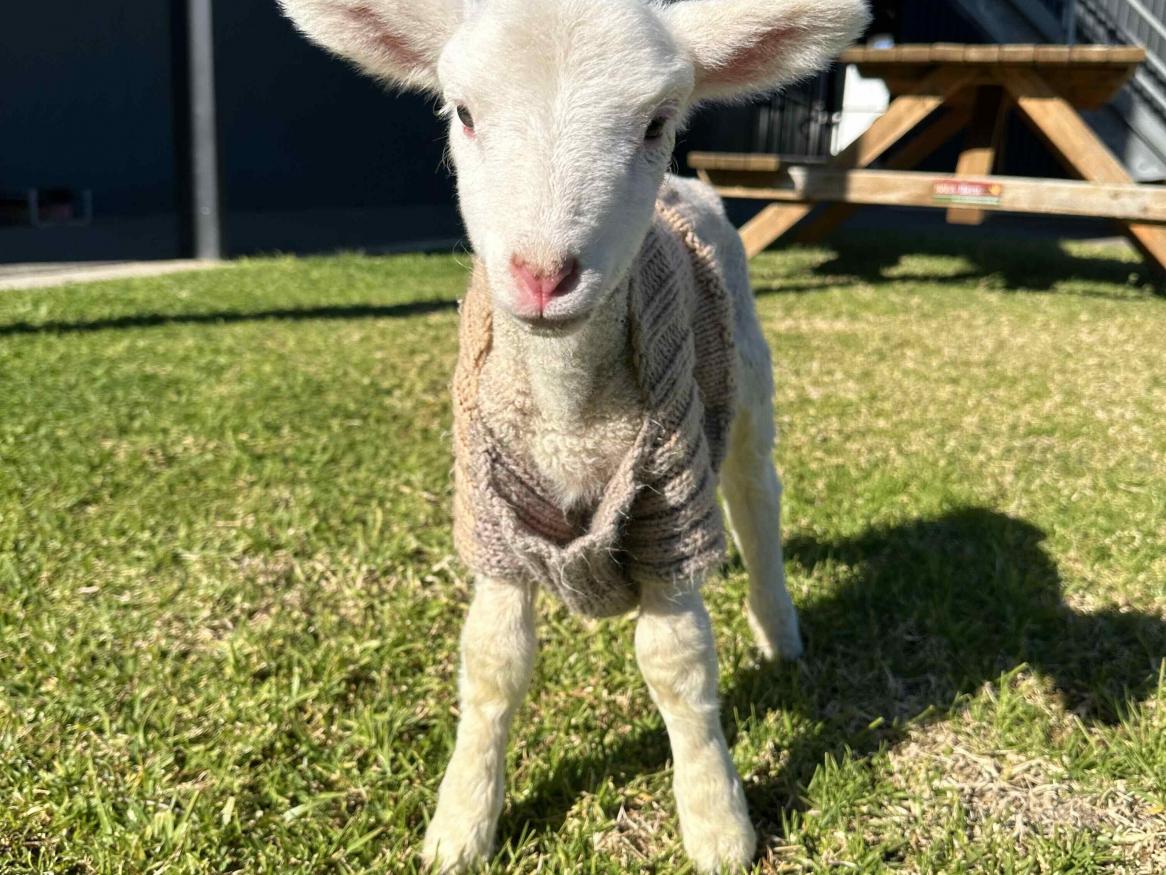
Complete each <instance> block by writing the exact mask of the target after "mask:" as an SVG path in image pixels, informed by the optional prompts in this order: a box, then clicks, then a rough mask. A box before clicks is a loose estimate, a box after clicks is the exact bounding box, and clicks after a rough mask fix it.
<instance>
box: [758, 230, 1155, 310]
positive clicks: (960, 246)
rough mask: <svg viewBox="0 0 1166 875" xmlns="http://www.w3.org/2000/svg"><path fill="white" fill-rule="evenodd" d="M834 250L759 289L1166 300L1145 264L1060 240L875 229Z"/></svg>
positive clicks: (837, 243)
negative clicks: (917, 287) (968, 291)
mask: <svg viewBox="0 0 1166 875" xmlns="http://www.w3.org/2000/svg"><path fill="white" fill-rule="evenodd" d="M827 249H828V250H829V251H830V252H831V257H830V258H829V259H828V260H826V261H823V262H821V263H819V264H817V265H815V266H814V267H813V268H812V269H811V271H810V272H809V274H806V275H798V276H794V277H790V278H788V279H780V280H776V281H775V280H774V278H767V276H766V275H765V274H761V275H760V276H759V277H758V281H757V282H756V284H755V291H756V292H757V293H758V294H771V293H775V294H776V293H786V294H791V293H805V292H815V291H820V290H822V289H826V288H832V287H836V286H837V285H838V284H839V283H840V282H846V281H850V282H863V283H869V284H872V285H878V284H882V283H886V282H888V281H898V280H904V281H909V280H917V281H920V282H926V283H927V284H928V285H932V286H949V285H950V286H961V287H967V286H968V285H969V284H972V283H984V284H985V285H987V286H989V287H991V288H998V289H1003V290H1005V291H1010V292H1048V291H1053V290H1054V289H1055V288H1056V287H1057V286H1058V284H1059V283H1062V282H1063V281H1065V280H1073V281H1075V282H1078V283H1080V284H1081V286H1080V288H1074V289H1073V291H1072V294H1074V295H1079V296H1087V297H1104V298H1119V299H1133V300H1136V299H1137V298H1138V297H1139V294H1138V293H1139V291H1140V290H1143V289H1147V288H1148V289H1149V290H1150V291H1151V292H1152V293H1153V294H1155V295H1166V277H1164V276H1163V275H1162V274H1161V273H1158V272H1156V271H1155V270H1154V269H1153V268H1151V267H1150V266H1149V265H1147V264H1145V263H1144V262H1143V263H1136V262H1128V261H1122V260H1121V259H1118V258H1111V257H1107V256H1104V255H1101V254H1096V253H1092V254H1090V255H1088V256H1077V255H1072V254H1069V253H1067V252H1065V251H1064V250H1063V249H1062V248H1061V246H1060V244H1059V243H1058V242H1057V241H1056V240H1040V239H1021V240H1010V239H1001V238H998V237H990V236H981V237H975V238H972V239H967V238H966V237H961V236H960V235H942V234H923V235H920V236H917V237H913V238H911V239H910V244H909V245H905V238H904V236H903V235H902V234H901V233H885V234H884V233H879V232H874V233H868V234H864V235H863V236H861V237H858V236H853V235H849V234H848V235H844V236H840V237H838V238H837V239H834V240H832V241H831V242H830V243H829V244H827ZM911 255H919V256H930V257H937V256H938V257H942V258H950V259H952V262H953V267H955V268H956V269H953V270H951V271H949V272H943V271H942V270H937V269H936V266H935V265H934V264H922V265H920V269H919V272H917V273H915V272H911V271H910V269H909V268H910V266H909V264H908V263H906V262H905V261H904V259H905V258H906V257H907V256H911ZM1105 286H1110V287H1114V286H1117V287H1121V291H1120V292H1117V293H1115V292H1113V291H1106V290H1105V288H1104V287H1105Z"/></svg>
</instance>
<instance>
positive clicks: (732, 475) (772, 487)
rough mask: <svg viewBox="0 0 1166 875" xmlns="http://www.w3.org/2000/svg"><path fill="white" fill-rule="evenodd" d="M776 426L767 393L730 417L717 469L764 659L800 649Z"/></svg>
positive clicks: (789, 656)
mask: <svg viewBox="0 0 1166 875" xmlns="http://www.w3.org/2000/svg"><path fill="white" fill-rule="evenodd" d="M774 438H775V429H774V425H773V407H772V404H771V403H770V402H769V401H768V399H767V400H766V401H764V402H762V403H759V404H756V405H754V406H752V407H744V408H742V409H741V410H740V411H739V412H738V414H737V417H736V419H735V420H734V422H733V430H732V433H731V434H730V437H729V454H728V458H726V459H725V465H724V468H723V471H722V475H721V490H722V492H723V493H724V496H725V503H726V504H727V505H728V510H729V520H730V524H731V528H732V530H733V539H734V540H735V541H736V543H737V549H738V550H740V552H741V558H742V559H744V561H745V568H746V570H747V571H748V572H749V602H748V608H747V612H748V617H749V626H750V627H751V628H752V629H753V635H754V637H755V638H756V640H757V646H758V648H759V649H760V650H761V652H762V654H763V655H764V656H765V658H766V659H776V658H777V657H778V656H781V657H782V658H783V659H797V658H798V657H799V656H801V655H802V638H801V633H800V632H799V630H798V613H797V610H796V609H795V608H794V605H793V602H792V601H791V600H790V597H789V592H788V591H787V590H786V587H785V565H784V562H783V560H782V552H781V480H779V479H778V476H777V471H776V469H775V468H774V467H773V444H774Z"/></svg>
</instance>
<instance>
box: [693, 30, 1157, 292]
mask: <svg viewBox="0 0 1166 875" xmlns="http://www.w3.org/2000/svg"><path fill="white" fill-rule="evenodd" d="M1144 59H1145V51H1144V50H1143V49H1141V48H1139V47H1137V46H1092V45H1090V46H1056V45H1050V46H1043V45H949V44H934V45H903V46H896V47H894V48H888V49H875V48H853V49H850V50H849V51H847V52H845V53H844V54H843V55H842V57H841V58H840V60H841V62H842V63H845V64H855V65H857V67H858V69H859V72H860V73H862V75H864V76H867V77H872V78H880V79H883V80H884V81H885V82H886V84H887V88H888V89H889V91H890V92H891V94H892V96H893V100H892V101H891V104H890V106H889V107H888V109H887V111H886V112H885V113H884V114H883V115H882V116H880V117H879V118H878V119H877V120H876V121H875V123H874V124H873V125H872V126H871V127H870V128H869V129H868V130H867V131H866V132H865V133H864V134H862V135H861V136H860V137H859V138H858V139H857V140H856V141H855V142H854V143H852V144H851V145H850V146H848V147H847V148H846V149H845V150H843V151H842V152H840V153H839V154H838V155H836V156H834V157H833V158H831V159H828V160H824V161H819V162H812V161H793V162H791V161H789V160H786V159H783V158H781V157H779V156H776V155H765V154H758V155H754V154H732V153H719V152H693V153H691V154H690V155H689V159H688V160H689V165H690V166H691V167H693V168H695V169H696V170H697V172H698V175H699V176H700V177H701V178H702V179H704V180H706V181H707V182H710V183H712V184H713V185H714V186H716V188H717V190H718V191H719V192H720V193H721V194H722V196H724V197H742V198H754V199H760V200H766V201H770V202H771V203H769V204H768V205H767V206H766V207H764V208H763V209H762V210H761V211H760V212H759V213H758V214H757V215H756V216H755V217H754V218H753V219H751V220H750V221H749V222H747V223H746V224H745V225H744V226H743V227H742V228H741V237H742V240H743V241H744V243H745V248H746V250H747V251H748V253H749V255H750V256H753V255H756V254H757V253H758V252H761V251H762V250H763V249H765V248H766V247H767V246H768V245H769V244H770V243H772V242H773V241H774V240H776V239H777V238H778V237H780V236H782V235H783V234H785V233H786V232H787V231H789V230H790V229H791V228H793V226H794V225H796V224H797V223H798V222H800V221H801V220H802V219H803V218H805V217H806V215H807V214H809V213H810V212H811V210H812V209H813V208H814V206H815V205H817V204H829V205H830V206H829V207H827V208H826V209H825V210H823V211H822V212H821V213H820V214H819V215H817V216H815V217H814V220H813V221H812V222H811V223H809V225H808V226H807V227H806V228H805V230H804V231H803V233H802V235H801V236H802V239H805V240H816V239H819V238H821V237H822V236H823V235H825V234H827V233H828V232H829V231H831V230H832V229H833V228H835V227H837V225H838V224H840V223H841V222H843V221H845V219H846V218H847V217H849V216H850V215H851V214H852V213H853V212H854V210H855V209H857V208H858V207H859V206H861V205H865V204H882V205H898V206H916V207H940V208H943V209H946V210H947V211H948V212H947V218H948V221H950V222H954V223H962V224H978V223H980V222H982V221H983V219H984V215H985V212H986V211H1005V212H1019V213H1035V214H1056V215H1077V216H1096V217H1102V218H1111V219H1115V220H1117V221H1118V223H1119V224H1120V225H1121V227H1122V228H1123V229H1124V230H1125V231H1126V232H1127V233H1128V234H1129V236H1130V238H1131V239H1132V240H1133V241H1134V243H1135V244H1136V245H1137V246H1138V248H1139V249H1140V250H1141V251H1142V253H1143V254H1144V255H1145V256H1146V257H1147V258H1148V259H1149V261H1150V263H1151V264H1154V265H1156V266H1157V267H1158V268H1160V269H1162V270H1164V271H1166V188H1164V187H1162V186H1154V185H1138V184H1136V183H1134V181H1133V180H1132V179H1131V178H1130V175H1129V174H1128V173H1127V172H1126V170H1125V168H1124V167H1123V166H1122V164H1121V162H1120V161H1119V160H1118V159H1117V158H1116V157H1114V155H1113V153H1112V152H1110V151H1109V149H1108V148H1107V147H1106V146H1105V144H1103V143H1102V142H1101V140H1099V139H1098V137H1097V135H1096V134H1094V133H1093V130H1092V129H1091V128H1090V127H1089V126H1088V125H1087V124H1086V123H1085V121H1084V120H1083V119H1082V118H1081V116H1080V113H1079V111H1080V110H1083V109H1096V108H1098V107H1100V106H1103V105H1105V104H1106V103H1107V102H1108V101H1109V100H1111V99H1112V98H1113V96H1114V95H1115V94H1116V93H1117V91H1118V90H1119V89H1120V88H1121V87H1122V86H1123V85H1124V84H1125V83H1126V82H1127V81H1128V80H1129V78H1130V76H1132V75H1133V73H1134V70H1135V69H1136V68H1137V66H1138V64H1140V63H1141V62H1142V61H1143V60H1144ZM1013 110H1015V111H1016V112H1018V113H1019V114H1020V116H1021V117H1022V118H1023V119H1024V120H1025V121H1026V122H1028V124H1029V125H1030V126H1031V127H1032V128H1033V129H1034V130H1035V131H1036V133H1037V134H1038V136H1039V137H1040V138H1041V140H1043V141H1044V143H1045V144H1046V145H1047V146H1048V147H1049V148H1050V149H1051V150H1052V152H1053V153H1054V154H1055V155H1056V156H1057V157H1058V158H1059V159H1060V161H1061V163H1062V164H1063V165H1064V166H1065V167H1066V168H1067V169H1068V170H1069V171H1070V173H1071V175H1073V176H1075V177H1077V178H1078V179H1080V180H1082V181H1080V182H1074V181H1066V180H1054V179H1029V178H1021V177H1007V176H993V175H992V172H993V169H994V167H995V164H996V160H997V157H998V155H999V154H1000V150H1001V147H1002V145H1003V139H1004V130H1005V124H1004V122H1005V119H1006V118H1007V114H1008V113H1009V112H1011V111H1013ZM961 131H963V132H964V134H965V136H964V143H963V151H962V152H961V154H960V157H959V161H958V163H957V166H956V170H955V174H954V176H953V175H952V174H934V173H920V172H917V171H913V170H912V168H914V167H916V166H917V165H918V164H919V163H920V162H922V161H923V160H924V159H925V158H927V157H928V156H929V155H931V154H932V153H933V152H935V151H936V150H937V149H938V148H939V147H940V146H942V145H943V144H944V143H945V142H947V141H948V140H950V139H951V138H952V137H954V136H955V135H956V134H958V133H960V132H961ZM900 144H902V145H900ZM896 146H899V148H897V149H895V147H896ZM885 156H889V157H886V160H884V162H883V169H878V170H874V169H870V168H871V165H872V164H874V162H875V161H878V160H879V159H881V158H884V157H885Z"/></svg>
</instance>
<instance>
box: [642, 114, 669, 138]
mask: <svg viewBox="0 0 1166 875" xmlns="http://www.w3.org/2000/svg"><path fill="white" fill-rule="evenodd" d="M667 124H668V116H665V115H658V116H656V117H655V118H654V119H652V120H651V121H650V122H648V127H647V129H646V130H645V131H644V141H645V142H648V143H651V142H654V141H655V140H659V139H660V138H661V137H662V136H664V128H665V127H666V126H667Z"/></svg>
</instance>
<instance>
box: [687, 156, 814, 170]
mask: <svg viewBox="0 0 1166 875" xmlns="http://www.w3.org/2000/svg"><path fill="white" fill-rule="evenodd" d="M790 163H791V162H790V160H789V159H788V158H783V157H782V156H781V155H771V154H769V153H767V152H689V153H688V166H689V167H691V168H693V169H694V170H702V169H703V170H782V169H783V168H785V167H787V166H788V165H789V164H790ZM792 163H794V164H824V163H825V160H824V159H817V160H815V159H810V160H806V161H794V162H792Z"/></svg>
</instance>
